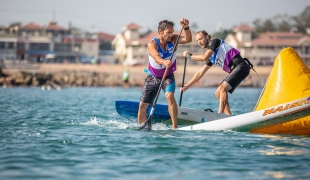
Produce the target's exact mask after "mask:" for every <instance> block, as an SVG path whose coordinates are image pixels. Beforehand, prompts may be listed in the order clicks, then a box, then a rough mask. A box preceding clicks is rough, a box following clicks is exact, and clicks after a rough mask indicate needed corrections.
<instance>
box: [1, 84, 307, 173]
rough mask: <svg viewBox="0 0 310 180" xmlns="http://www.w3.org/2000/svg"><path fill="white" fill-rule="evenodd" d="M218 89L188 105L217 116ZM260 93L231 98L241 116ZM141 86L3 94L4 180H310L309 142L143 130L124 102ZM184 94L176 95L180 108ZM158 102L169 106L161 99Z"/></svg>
mask: <svg viewBox="0 0 310 180" xmlns="http://www.w3.org/2000/svg"><path fill="white" fill-rule="evenodd" d="M214 91H215V88H196V89H195V88H193V89H190V90H188V91H187V92H186V93H184V94H183V99H182V106H183V107H190V108H197V109H207V108H211V109H213V110H215V111H217V108H218V102H217V100H216V98H215V96H214ZM259 93H260V91H259V89H255V88H237V89H236V91H235V92H234V93H233V94H232V95H229V103H230V107H231V110H232V112H233V114H234V115H238V114H242V113H245V112H249V111H252V110H253V109H254V107H255V105H256V101H257V99H258V97H259ZM140 94H141V89H139V88H130V89H122V88H108V87H106V88H67V89H62V90H60V91H57V90H49V91H47V90H41V89H40V88H0V96H1V99H0V152H1V153H0V179H310V171H309V169H310V163H309V162H310V138H309V137H308V136H292V135H263V134H251V133H247V132H234V131H177V130H171V127H170V126H169V125H167V124H161V123H159V124H155V125H154V126H153V129H154V130H153V131H151V132H141V131H137V130H136V129H137V128H138V125H137V123H136V121H134V120H127V119H125V118H123V117H121V116H119V115H118V114H117V113H116V111H115V109H114V102H115V101H116V100H136V101H139V98H140ZM179 97H180V93H179V92H176V100H177V102H179ZM158 103H161V104H165V103H166V102H165V97H164V95H163V93H162V94H160V97H159V100H158Z"/></svg>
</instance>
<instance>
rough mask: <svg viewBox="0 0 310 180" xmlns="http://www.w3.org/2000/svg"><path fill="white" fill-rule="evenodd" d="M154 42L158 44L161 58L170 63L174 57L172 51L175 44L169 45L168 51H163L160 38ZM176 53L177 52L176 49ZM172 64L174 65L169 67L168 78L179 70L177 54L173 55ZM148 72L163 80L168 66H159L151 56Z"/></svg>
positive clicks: (170, 43)
mask: <svg viewBox="0 0 310 180" xmlns="http://www.w3.org/2000/svg"><path fill="white" fill-rule="evenodd" d="M154 41H155V42H156V45H157V49H158V53H159V55H160V57H161V58H163V59H165V60H167V61H169V60H170V57H171V55H172V51H173V43H172V42H171V41H170V42H169V43H168V45H167V49H165V50H163V49H162V48H161V46H160V43H159V40H158V38H154ZM174 51H176V49H175V50H174ZM171 62H172V65H171V66H170V67H169V69H168V72H167V75H166V76H169V75H170V74H172V73H173V72H174V71H175V70H177V66H176V55H175V54H173V57H172V59H171ZM148 70H149V71H150V72H151V73H152V74H153V76H155V77H157V78H162V77H163V76H164V73H165V70H166V66H164V65H162V64H157V63H156V61H155V60H154V59H153V58H152V56H151V55H150V54H149V65H148Z"/></svg>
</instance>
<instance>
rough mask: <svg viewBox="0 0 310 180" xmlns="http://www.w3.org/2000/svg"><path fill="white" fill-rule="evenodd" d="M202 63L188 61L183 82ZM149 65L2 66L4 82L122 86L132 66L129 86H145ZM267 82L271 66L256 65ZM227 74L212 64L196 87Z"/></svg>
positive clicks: (253, 80) (251, 80)
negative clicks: (8, 67) (29, 67)
mask: <svg viewBox="0 0 310 180" xmlns="http://www.w3.org/2000/svg"><path fill="white" fill-rule="evenodd" d="M202 66H203V64H200V65H187V66H186V74H185V81H184V83H186V82H188V81H189V80H190V79H191V78H192V77H193V75H194V74H195V72H196V71H198V70H199V69H200V68H201V67H202ZM146 68H147V65H138V66H123V65H114V64H100V65H98V64H33V68H32V69H23V68H20V69H14V68H10V69H6V68H4V69H2V74H3V75H2V77H0V78H1V79H0V85H2V86H7V87H11V86H13V87H14V86H42V85H45V84H46V85H50V84H51V83H52V84H54V85H57V86H67V87H72V86H88V87H89V86H122V84H123V81H122V74H123V72H124V71H125V70H127V69H128V70H129V72H130V76H129V84H130V86H142V85H143V84H144V80H145V78H146V76H147V74H146V73H145V72H144V71H143V70H144V69H146ZM254 69H255V70H256V72H257V74H258V75H259V78H260V81H261V86H264V85H265V83H266V80H267V78H268V76H269V74H270V72H271V69H272V66H256V67H254ZM183 72H184V65H178V66H177V70H176V71H175V73H174V74H175V78H176V82H177V86H181V83H182V79H183ZM227 75H228V74H227V73H226V72H224V71H223V70H221V69H220V68H218V67H212V68H210V69H209V71H208V72H207V73H206V74H205V75H204V77H202V78H201V80H199V81H198V82H197V83H196V84H195V86H196V87H214V86H217V85H219V84H220V83H221V82H222V80H223V79H224V78H225V77H226V76H227ZM259 78H258V77H257V75H256V73H255V72H254V71H253V70H251V71H250V75H249V76H248V78H247V79H246V80H245V81H244V82H242V83H241V84H240V86H249V87H257V86H258V80H259Z"/></svg>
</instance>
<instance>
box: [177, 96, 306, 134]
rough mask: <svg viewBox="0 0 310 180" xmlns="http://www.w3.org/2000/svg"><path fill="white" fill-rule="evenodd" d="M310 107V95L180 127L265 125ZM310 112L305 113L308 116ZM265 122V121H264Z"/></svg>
mask: <svg viewBox="0 0 310 180" xmlns="http://www.w3.org/2000/svg"><path fill="white" fill-rule="evenodd" d="M309 109H310V97H306V98H301V99H298V100H295V101H291V102H288V103H284V104H279V105H277V106H273V107H270V108H266V109H263V110H259V111H254V112H250V113H245V114H241V115H237V116H231V117H227V118H223V119H218V120H214V121H209V122H204V123H199V124H195V125H191V126H185V127H182V128H179V130H214V131H217V130H228V129H235V128H241V127H243V126H249V125H251V124H255V126H256V127H260V126H261V125H265V123H266V122H267V121H268V122H267V123H270V124H272V123H273V120H274V119H277V118H281V117H285V116H290V115H294V114H296V113H299V112H302V111H306V110H309ZM308 115H309V114H307V115H305V116H308ZM283 119H284V120H283V121H290V119H289V118H283ZM263 122H265V123H263ZM274 123H281V121H278V120H277V121H275V122H274Z"/></svg>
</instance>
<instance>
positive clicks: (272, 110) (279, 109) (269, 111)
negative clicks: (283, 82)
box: [263, 97, 310, 116]
mask: <svg viewBox="0 0 310 180" xmlns="http://www.w3.org/2000/svg"><path fill="white" fill-rule="evenodd" d="M309 103H310V97H309V98H308V99H307V100H301V101H296V102H293V103H289V104H286V105H283V106H278V107H277V108H270V109H266V110H265V112H264V114H263V116H266V115H268V114H274V113H277V112H282V111H285V110H288V109H292V108H295V107H298V106H303V105H305V104H309Z"/></svg>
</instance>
